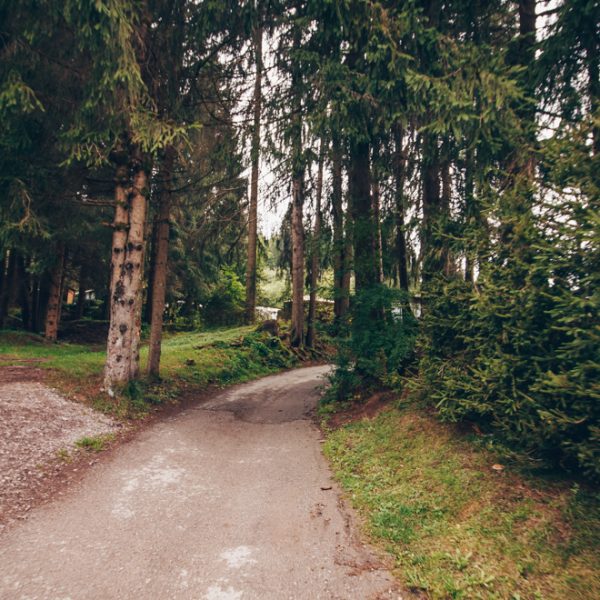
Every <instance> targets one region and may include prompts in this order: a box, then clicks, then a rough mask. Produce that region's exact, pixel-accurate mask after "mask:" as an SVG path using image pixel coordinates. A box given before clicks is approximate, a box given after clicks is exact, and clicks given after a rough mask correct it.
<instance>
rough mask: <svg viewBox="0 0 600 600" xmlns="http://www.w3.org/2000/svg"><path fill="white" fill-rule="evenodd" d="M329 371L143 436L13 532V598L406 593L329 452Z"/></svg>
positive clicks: (241, 397)
mask: <svg viewBox="0 0 600 600" xmlns="http://www.w3.org/2000/svg"><path fill="white" fill-rule="evenodd" d="M327 371H328V368H327V367H322V366H321V367H309V368H304V369H298V370H296V371H290V372H286V373H282V374H280V375H275V376H271V377H267V378H265V379H262V380H260V381H256V382H253V383H248V384H244V385H241V386H237V387H235V388H232V389H229V390H227V391H224V392H222V393H219V394H217V395H215V396H213V397H212V398H211V399H210V400H208V401H207V402H205V403H203V404H199V405H198V406H197V407H195V408H190V409H188V410H184V411H183V412H181V413H179V414H178V415H176V416H174V417H172V418H168V419H165V420H164V421H162V422H159V423H157V424H154V425H153V426H151V427H149V428H148V429H146V430H144V431H142V432H141V433H140V434H139V435H138V436H136V438H135V439H134V440H132V441H131V442H129V443H128V444H125V445H123V446H121V447H119V448H118V449H117V451H116V452H114V453H113V454H112V455H111V457H110V458H109V460H106V461H101V462H100V464H99V465H97V466H96V467H95V468H94V469H90V470H89V471H88V472H87V473H86V475H85V478H84V479H83V480H82V481H81V482H80V484H79V486H78V487H77V489H73V490H71V491H70V493H68V494H67V495H65V496H64V497H63V498H61V499H59V500H57V501H55V502H53V503H49V504H46V505H44V506H42V507H41V508H38V509H36V510H34V511H32V512H31V514H30V516H29V518H28V519H27V520H26V521H24V522H23V523H20V524H18V525H17V526H15V527H13V528H11V529H10V530H9V531H8V532H6V533H5V535H3V536H2V537H0V565H2V567H1V568H0V598H2V599H7V600H9V599H10V600H18V599H21V600H26V599H27V600H32V599H34V598H36V599H40V600H41V599H44V600H51V599H56V600H58V599H65V598H70V599H71V600H111V599H114V600H122V599H128V600H133V599H139V600H148V599H162V598H164V599H174V600H287V599H289V600H319V599H321V600H349V599H356V600H367V599H375V598H377V599H383V598H387V599H392V598H393V599H394V600H398V599H399V598H403V597H406V596H404V595H403V594H401V593H400V592H399V591H398V590H397V588H396V585H395V583H394V581H393V578H392V576H391V574H390V573H389V572H388V571H387V569H386V567H385V565H384V564H382V562H381V560H380V559H379V558H378V556H377V555H376V554H375V553H374V552H373V550H372V549H370V548H369V547H368V546H367V545H365V544H364V543H363V542H362V541H361V540H360V537H359V536H358V535H357V532H356V529H355V526H354V524H353V522H354V519H353V517H352V513H351V512H349V511H348V509H347V508H345V507H344V504H343V502H342V501H341V500H340V490H339V488H338V486H337V484H336V483H335V482H334V481H333V480H332V478H331V472H330V470H329V467H328V465H327V463H326V461H325V459H324V457H323V455H322V453H321V444H320V441H321V432H320V431H319V429H318V428H317V427H316V426H315V425H314V422H313V420H312V413H313V411H314V408H315V403H316V400H317V398H318V386H319V385H320V384H322V382H323V376H324V375H325V374H326V372H327Z"/></svg>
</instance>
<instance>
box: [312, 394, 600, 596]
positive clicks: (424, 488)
mask: <svg viewBox="0 0 600 600" xmlns="http://www.w3.org/2000/svg"><path fill="white" fill-rule="evenodd" d="M327 407H328V405H325V407H322V408H325V409H326V408H327ZM323 412H324V413H326V410H325V411H323ZM324 419H325V422H326V423H328V425H325V430H326V431H327V432H328V433H327V442H326V444H325V447H324V450H325V454H326V455H327V457H328V458H329V460H330V461H331V464H332V468H333V469H334V472H335V477H336V479H337V481H338V482H339V483H340V484H341V486H342V488H343V489H344V490H345V492H346V495H347V497H348V498H349V500H350V501H351V503H352V505H353V506H354V507H355V509H356V510H357V511H358V512H359V513H360V515H361V516H362V518H363V522H364V532H365V534H366V535H367V536H368V537H369V538H370V539H371V541H372V542H373V543H374V544H377V545H378V546H379V547H380V548H381V549H383V550H385V551H386V552H388V553H389V554H390V555H391V556H392V557H393V560H394V569H393V573H394V575H395V576H396V577H397V578H398V580H399V581H400V582H401V584H402V585H403V587H404V588H406V589H408V590H410V591H412V592H413V593H415V594H417V595H418V596H419V597H423V598H433V599H446V598H465V599H467V598H483V599H490V600H492V599H510V600H520V599H522V600H525V599H526V598H528V599H529V598H531V599H535V600H542V599H543V600H564V599H565V598H569V600H575V599H579V600H584V599H585V600H596V599H597V598H600V553H599V552H598V549H599V548H600V502H599V501H600V494H599V493H598V489H597V488H592V487H590V486H588V485H586V484H585V483H583V482H577V481H575V480H573V479H569V478H567V477H565V476H564V474H563V475H560V474H557V473H555V472H551V471H544V470H543V469H542V468H541V465H540V463H539V462H536V461H532V460H531V459H528V460H527V459H526V458H525V457H523V456H519V455H517V454H515V453H514V452H510V451H509V450H508V449H506V448H499V447H497V446H494V447H493V448H490V447H489V442H488V440H487V437H486V436H484V435H482V434H481V433H480V432H479V431H478V430H477V428H470V427H468V426H465V425H462V426H457V425H452V424H442V423H440V422H439V420H438V419H437V418H436V417H435V415H434V414H433V413H432V411H431V410H430V409H428V408H426V407H423V406H420V405H419V404H418V403H416V402H415V401H414V400H412V399H411V398H410V396H408V395H405V396H403V397H401V398H400V397H399V396H398V394H394V393H387V394H378V395H375V396H373V397H372V398H371V399H369V400H368V401H367V402H366V403H362V404H360V405H358V406H354V407H347V408H346V409H345V410H342V411H340V412H338V413H336V414H333V415H325V416H324Z"/></svg>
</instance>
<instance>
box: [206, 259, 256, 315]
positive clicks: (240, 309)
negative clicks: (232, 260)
mask: <svg viewBox="0 0 600 600" xmlns="http://www.w3.org/2000/svg"><path fill="white" fill-rule="evenodd" d="M245 294H246V292H245V289H244V286H243V285H242V283H241V282H240V280H239V277H238V276H237V274H236V273H235V271H233V270H232V269H228V268H225V269H223V270H222V271H221V272H220V274H219V280H218V282H217V285H216V286H215V288H214V289H213V291H212V293H211V295H210V297H209V298H208V301H207V302H206V305H205V307H204V311H203V314H204V320H205V322H206V323H207V324H209V325H219V326H221V325H240V324H241V323H242V322H243V321H244V301H245Z"/></svg>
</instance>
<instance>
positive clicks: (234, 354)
mask: <svg viewBox="0 0 600 600" xmlns="http://www.w3.org/2000/svg"><path fill="white" fill-rule="evenodd" d="M104 359H105V351H104V348H98V347H92V346H85V345H81V344H70V343H58V344H52V343H48V342H46V341H45V340H44V338H43V337H41V336H37V335H33V334H28V333H23V332H9V331H4V332H0V364H1V365H30V366H32V367H35V368H40V369H44V370H48V371H49V374H48V375H49V378H50V381H51V383H52V384H53V385H56V386H57V387H59V388H60V389H62V390H64V391H66V392H69V393H70V394H72V395H74V396H78V397H80V398H82V399H92V401H93V403H94V405H95V406H96V407H97V408H99V409H101V410H104V411H106V412H112V413H116V414H117V415H118V416H132V415H133V416H135V415H139V414H143V413H144V412H147V410H148V409H149V408H150V407H151V406H152V405H153V404H160V403H162V402H164V401H165V400H168V399H172V398H173V397H175V396H176V395H177V393H178V391H180V390H181V389H182V388H185V387H187V386H189V385H192V384H193V385H196V386H203V385H228V384H233V383H240V382H243V381H248V380H250V379H255V378H257V377H260V376H262V375H267V374H269V373H274V372H276V371H279V370H281V369H283V368H286V367H290V366H292V365H293V364H294V361H295V359H294V357H293V355H292V354H291V353H290V351H289V350H288V349H287V348H286V347H285V346H284V345H283V344H282V343H281V341H280V340H279V339H278V338H274V337H271V336H269V335H268V334H259V333H256V332H255V331H254V327H234V328H228V329H215V330H211V331H205V332H194V333H178V334H173V335H167V336H166V337H165V339H164V341H163V346H162V355H161V376H162V381H161V382H160V383H155V382H150V381H145V380H144V379H142V380H141V381H140V382H136V383H134V384H132V385H131V386H129V387H128V388H127V389H126V390H125V393H124V397H123V399H121V401H120V402H118V403H114V402H112V401H110V400H108V399H107V398H105V397H103V396H102V395H100V394H99V393H98V389H99V386H100V381H101V376H102V369H103V366H104ZM146 361H147V348H145V347H144V348H142V351H141V370H142V373H143V372H144V371H145V366H146Z"/></svg>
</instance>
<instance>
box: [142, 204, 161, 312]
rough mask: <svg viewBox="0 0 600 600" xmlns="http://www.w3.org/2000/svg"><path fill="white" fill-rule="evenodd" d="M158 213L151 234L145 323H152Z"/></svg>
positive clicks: (153, 220)
mask: <svg viewBox="0 0 600 600" xmlns="http://www.w3.org/2000/svg"><path fill="white" fill-rule="evenodd" d="M158 229H159V215H158V212H157V213H156V214H155V215H154V218H153V219H152V233H151V234H150V248H149V251H148V255H149V256H148V281H147V284H148V286H147V288H146V304H145V307H144V323H150V322H152V289H153V287H154V272H155V271H156V248H157V247H158Z"/></svg>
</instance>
